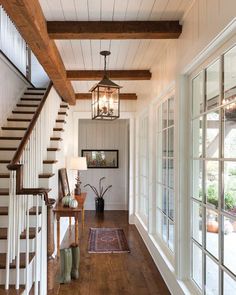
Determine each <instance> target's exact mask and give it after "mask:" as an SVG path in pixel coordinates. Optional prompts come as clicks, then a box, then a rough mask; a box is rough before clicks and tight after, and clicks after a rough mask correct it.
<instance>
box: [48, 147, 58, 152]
mask: <svg viewBox="0 0 236 295" xmlns="http://www.w3.org/2000/svg"><path fill="white" fill-rule="evenodd" d="M60 150H61V149H58V148H54V147H51V148H47V151H49V152H56V151H60Z"/></svg>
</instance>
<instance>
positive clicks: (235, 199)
mask: <svg viewBox="0 0 236 295" xmlns="http://www.w3.org/2000/svg"><path fill="white" fill-rule="evenodd" d="M224 209H225V210H226V211H228V212H229V213H231V214H232V215H234V216H236V162H224Z"/></svg>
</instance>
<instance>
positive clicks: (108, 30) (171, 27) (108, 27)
mask: <svg viewBox="0 0 236 295" xmlns="http://www.w3.org/2000/svg"><path fill="white" fill-rule="evenodd" d="M47 28H48V34H49V36H50V38H52V39H109V40H110V39H177V38H178V37H179V36H180V34H181V32H182V26H181V25H180V24H179V21H49V22H47Z"/></svg>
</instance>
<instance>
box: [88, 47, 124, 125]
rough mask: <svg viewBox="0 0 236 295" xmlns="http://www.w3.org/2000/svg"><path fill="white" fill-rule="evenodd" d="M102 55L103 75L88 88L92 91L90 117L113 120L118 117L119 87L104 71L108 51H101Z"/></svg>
mask: <svg viewBox="0 0 236 295" xmlns="http://www.w3.org/2000/svg"><path fill="white" fill-rule="evenodd" d="M100 54H101V55H103V56H104V77H103V79H102V80H101V81H100V82H99V83H97V84H96V85H95V86H93V87H92V88H91V90H90V92H91V93H92V105H91V106H92V119H93V120H109V121H112V120H115V119H117V118H119V117H120V88H121V86H119V85H117V84H116V83H114V82H112V81H111V80H110V79H109V78H108V75H107V72H106V57H107V56H108V55H110V52H109V51H101V52H100Z"/></svg>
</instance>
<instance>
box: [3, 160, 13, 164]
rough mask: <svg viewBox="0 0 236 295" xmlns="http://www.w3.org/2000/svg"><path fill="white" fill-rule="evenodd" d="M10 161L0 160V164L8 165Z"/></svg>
mask: <svg viewBox="0 0 236 295" xmlns="http://www.w3.org/2000/svg"><path fill="white" fill-rule="evenodd" d="M10 162H11V160H0V164H8V163H10Z"/></svg>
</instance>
